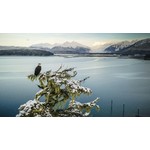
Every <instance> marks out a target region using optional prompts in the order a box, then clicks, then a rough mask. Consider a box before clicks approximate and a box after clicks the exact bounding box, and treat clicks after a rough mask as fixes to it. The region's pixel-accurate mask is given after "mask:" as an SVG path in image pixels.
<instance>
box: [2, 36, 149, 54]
mask: <svg viewBox="0 0 150 150" xmlns="http://www.w3.org/2000/svg"><path fill="white" fill-rule="evenodd" d="M1 50H3V51H4V50H24V51H25V50H31V51H32V50H34V51H35V50H40V51H46V52H51V53H54V54H84V53H119V54H125V55H134V54H150V38H148V39H142V40H132V41H121V42H116V43H104V44H103V45H99V46H98V45H97V46H96V47H95V48H93V47H91V48H90V47H88V46H86V45H83V44H80V43H77V42H75V41H72V42H64V43H55V44H50V43H40V44H34V45H31V46H29V47H17V46H0V51H1ZM3 53H4V52H3Z"/></svg>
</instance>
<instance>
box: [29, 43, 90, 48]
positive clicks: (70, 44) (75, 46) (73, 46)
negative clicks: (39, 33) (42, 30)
mask: <svg viewBox="0 0 150 150" xmlns="http://www.w3.org/2000/svg"><path fill="white" fill-rule="evenodd" d="M31 47H36V48H50V49H51V48H53V47H70V48H77V47H84V48H89V47H88V46H85V45H82V44H80V43H77V42H75V41H72V42H68V41H66V42H64V43H55V44H50V43H40V44H34V45H31Z"/></svg>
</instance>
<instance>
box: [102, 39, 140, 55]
mask: <svg viewBox="0 0 150 150" xmlns="http://www.w3.org/2000/svg"><path fill="white" fill-rule="evenodd" d="M137 41H138V40H133V41H122V42H118V43H115V44H113V45H111V46H109V47H107V48H106V49H105V50H104V51H105V52H107V53H114V52H118V51H121V50H123V49H125V48H127V47H130V46H131V45H133V44H135V43H136V42H137Z"/></svg>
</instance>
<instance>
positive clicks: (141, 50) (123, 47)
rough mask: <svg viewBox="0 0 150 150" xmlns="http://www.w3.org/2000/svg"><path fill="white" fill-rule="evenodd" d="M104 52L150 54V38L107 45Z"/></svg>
mask: <svg viewBox="0 0 150 150" xmlns="http://www.w3.org/2000/svg"><path fill="white" fill-rule="evenodd" d="M104 52H106V53H121V54H126V55H134V54H150V38H148V39H142V40H134V41H123V42H119V43H117V44H113V45H111V46H109V47H107V48H106V49H105V50H104Z"/></svg>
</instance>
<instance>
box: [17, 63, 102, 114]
mask: <svg viewBox="0 0 150 150" xmlns="http://www.w3.org/2000/svg"><path fill="white" fill-rule="evenodd" d="M76 75H77V72H76V71H75V70H74V68H69V69H63V68H62V66H61V67H60V68H59V69H58V70H57V71H55V72H52V71H51V70H50V71H47V72H45V73H41V74H40V75H39V76H35V75H34V74H31V75H29V76H28V79H30V80H31V81H35V80H37V81H38V85H37V86H38V87H39V88H40V91H39V92H37V93H36V94H35V98H34V100H29V101H28V102H27V103H25V104H23V105H21V106H20V107H19V114H18V115H17V116H18V117H25V116H27V117H35V116H41V117H46V116H48V117H51V116H52V117H57V116H66V117H77V116H89V115H90V112H91V109H92V108H93V107H95V108H96V109H97V110H99V106H98V105H97V104H96V103H97V101H98V100H99V99H98V98H96V99H95V100H93V101H91V102H89V103H80V102H77V101H76V97H79V96H80V95H81V94H87V95H90V94H91V93H92V91H91V89H89V88H87V87H83V86H81V83H82V82H84V81H85V80H86V79H87V78H88V77H87V78H85V79H83V80H74V79H73V78H74V77H75V76H76ZM42 97H44V100H45V101H44V102H41V101H40V99H41V98H42Z"/></svg>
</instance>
